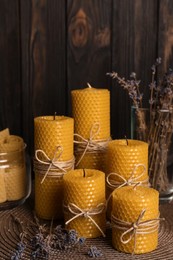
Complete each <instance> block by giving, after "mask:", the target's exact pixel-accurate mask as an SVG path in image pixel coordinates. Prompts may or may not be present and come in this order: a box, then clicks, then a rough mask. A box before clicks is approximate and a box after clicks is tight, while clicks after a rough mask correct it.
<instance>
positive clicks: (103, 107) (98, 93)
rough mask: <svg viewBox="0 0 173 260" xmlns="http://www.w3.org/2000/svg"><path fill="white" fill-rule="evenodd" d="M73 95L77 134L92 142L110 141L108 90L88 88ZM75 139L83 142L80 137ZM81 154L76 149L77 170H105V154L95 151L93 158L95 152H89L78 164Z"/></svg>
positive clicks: (72, 93) (75, 91)
mask: <svg viewBox="0 0 173 260" xmlns="http://www.w3.org/2000/svg"><path fill="white" fill-rule="evenodd" d="M89 86H90V85H89ZM71 95H72V115H73V117H74V132H75V134H77V135H79V136H81V137H82V138H84V139H85V140H90V141H93V140H94V141H101V140H103V141H106V140H108V139H109V138H110V92H109V91H108V90H107V89H96V88H92V87H88V88H84V89H78V90H73V91H72V92H71ZM75 138H76V139H77V140H79V141H82V139H81V138H80V137H75ZM86 145H87V143H86ZM76 147H77V145H76ZM81 154H82V152H79V151H78V150H77V149H75V155H76V162H77V168H88V169H91V168H96V169H102V168H103V164H104V159H105V156H104V155H105V153H104V152H100V151H99V150H95V151H94V157H93V151H92V152H89V151H88V150H87V151H86V156H87V159H86V160H85V156H84V158H83V159H82V160H81V162H80V163H79V164H78V161H79V160H80V158H81ZM93 158H94V161H93Z"/></svg>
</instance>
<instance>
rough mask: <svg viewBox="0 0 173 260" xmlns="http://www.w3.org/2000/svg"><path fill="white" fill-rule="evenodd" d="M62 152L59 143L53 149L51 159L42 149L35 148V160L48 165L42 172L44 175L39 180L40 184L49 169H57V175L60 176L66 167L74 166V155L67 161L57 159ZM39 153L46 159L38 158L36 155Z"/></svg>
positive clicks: (65, 170)
mask: <svg viewBox="0 0 173 260" xmlns="http://www.w3.org/2000/svg"><path fill="white" fill-rule="evenodd" d="M62 153H63V148H62V146H60V145H59V146H57V148H56V149H55V153H54V156H53V159H52V160H51V159H50V158H49V157H48V155H47V154H46V153H45V152H44V151H43V150H36V152H35V158H36V160H37V161H38V162H39V163H40V164H41V165H46V166H48V168H47V170H46V172H45V174H44V177H43V179H42V181H41V184H42V183H43V182H44V180H45V178H46V177H47V175H48V174H49V171H50V170H51V169H58V170H59V173H58V175H59V176H62V175H64V174H65V173H66V172H67V170H68V169H70V168H72V167H73V166H74V157H73V158H72V159H71V160H69V161H58V159H59V158H60V157H61V155H62ZM39 154H42V155H43V157H45V159H46V160H42V159H39V157H38V155H39Z"/></svg>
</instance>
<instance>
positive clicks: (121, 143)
mask: <svg viewBox="0 0 173 260" xmlns="http://www.w3.org/2000/svg"><path fill="white" fill-rule="evenodd" d="M106 158H107V160H106V175H107V182H109V183H110V184H111V183H112V184H113V185H109V184H108V183H107V187H106V193H107V197H109V196H110V194H111V193H112V191H113V190H114V189H115V188H116V187H118V186H121V185H127V184H128V185H133V184H134V185H135V184H136V183H138V182H141V184H143V185H148V144H147V143H145V142H142V141H138V140H125V139H120V140H113V141H110V142H109V144H108V148H107V155H106ZM108 178H109V180H108ZM114 184H117V186H116V185H114ZM107 211H108V212H107V213H108V216H109V217H110V213H111V198H110V203H109V206H108V209H107Z"/></svg>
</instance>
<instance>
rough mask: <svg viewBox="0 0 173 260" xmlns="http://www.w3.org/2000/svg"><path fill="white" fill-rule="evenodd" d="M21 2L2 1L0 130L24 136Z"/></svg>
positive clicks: (0, 14) (0, 8)
mask: <svg viewBox="0 0 173 260" xmlns="http://www.w3.org/2000/svg"><path fill="white" fill-rule="evenodd" d="M19 33H20V32H19V9H18V1H17V0H14V1H10V0H1V1H0V130H2V129H4V128H6V127H8V128H9V129H10V132H11V133H12V134H18V135H20V134H21V92H20V75H21V74H20V73H21V72H20V66H21V65H20V40H19V39H20V38H19Z"/></svg>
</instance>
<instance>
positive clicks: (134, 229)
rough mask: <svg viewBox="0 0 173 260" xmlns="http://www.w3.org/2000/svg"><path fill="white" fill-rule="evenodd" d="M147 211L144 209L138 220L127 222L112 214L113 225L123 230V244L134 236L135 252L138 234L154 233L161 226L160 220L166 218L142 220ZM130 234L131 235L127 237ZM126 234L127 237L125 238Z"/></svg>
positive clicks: (121, 237) (121, 239)
mask: <svg viewBox="0 0 173 260" xmlns="http://www.w3.org/2000/svg"><path fill="white" fill-rule="evenodd" d="M145 212H146V209H143V210H142V211H141V212H140V214H139V216H138V218H137V220H136V222H132V223H130V222H127V221H124V220H120V219H118V218H116V217H115V216H114V215H112V217H111V220H112V227H113V228H116V229H118V230H121V231H123V233H122V234H121V236H120V241H121V243H123V244H128V243H129V242H130V241H131V240H132V238H134V247H133V253H134V252H135V249H136V242H137V241H136V240H137V239H136V235H137V234H151V233H154V232H156V231H157V230H158V228H159V222H160V220H164V218H159V217H158V218H154V219H149V220H145V221H141V220H142V218H143V216H144V214H145ZM127 235H129V237H127ZM125 236H126V238H125Z"/></svg>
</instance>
